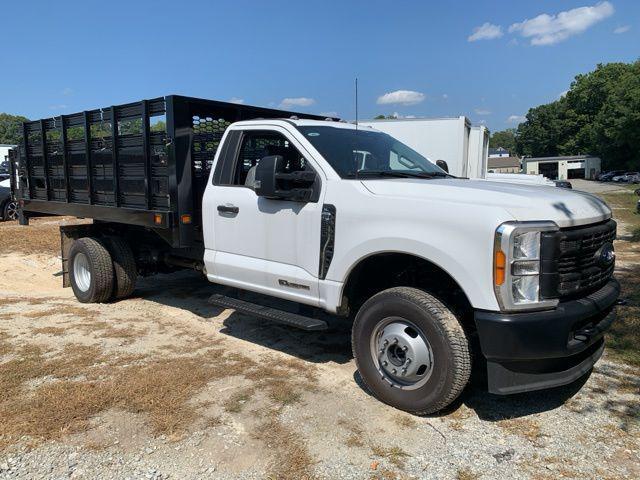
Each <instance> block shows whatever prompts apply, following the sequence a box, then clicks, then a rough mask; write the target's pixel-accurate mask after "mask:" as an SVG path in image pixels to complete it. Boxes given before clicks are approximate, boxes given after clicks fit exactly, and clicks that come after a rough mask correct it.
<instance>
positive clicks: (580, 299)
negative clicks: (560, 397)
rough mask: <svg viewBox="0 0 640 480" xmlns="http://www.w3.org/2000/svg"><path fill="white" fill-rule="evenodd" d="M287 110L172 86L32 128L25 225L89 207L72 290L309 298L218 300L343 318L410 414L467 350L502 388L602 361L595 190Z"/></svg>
mask: <svg viewBox="0 0 640 480" xmlns="http://www.w3.org/2000/svg"><path fill="white" fill-rule="evenodd" d="M165 112H166V125H167V127H166V130H165V131H153V130H152V129H150V128H149V125H150V124H149V116H150V115H151V114H155V115H161V114H164V113H165ZM289 113H290V112H282V111H276V110H269V109H262V108H259V107H250V106H244V105H243V106H238V105H232V104H227V103H224V102H214V101H206V100H202V99H192V98H187V97H174V96H169V97H165V98H159V99H154V100H152V101H142V102H140V103H137V104H128V105H124V106H116V107H110V108H109V109H101V110H95V111H89V112H84V113H82V114H74V115H69V116H64V117H62V118H61V119H48V120H41V121H39V122H30V123H29V124H25V143H24V144H23V145H22V146H21V157H20V162H18V163H19V164H18V165H17V167H16V168H17V171H18V179H19V181H18V182H16V183H17V187H18V188H17V191H16V192H15V194H16V198H17V199H18V201H19V203H20V219H21V222H22V223H23V224H27V223H28V219H29V217H31V216H38V215H44V214H48V215H52V214H55V215H75V216H81V217H85V218H93V219H94V220H95V222H94V223H93V224H90V225H82V226H73V227H64V228H61V235H62V242H61V243H62V252H61V254H62V259H63V272H64V275H63V280H64V285H65V286H71V287H72V288H73V290H74V293H75V295H76V297H77V298H78V300H80V301H81V302H109V301H114V300H117V299H122V298H126V297H127V296H128V295H130V294H131V292H132V291H133V289H134V288H135V280H136V278H137V277H138V275H151V274H154V273H156V272H160V271H171V270H172V269H179V268H193V269H195V270H198V271H201V272H203V274H204V275H206V277H207V278H208V279H209V280H210V281H211V282H213V283H216V284H220V285H225V286H229V287H234V288H235V289H239V291H242V290H248V291H252V292H257V293H260V294H264V295H267V296H269V297H273V298H276V299H280V300H281V301H282V302H281V303H286V304H287V305H288V306H291V305H294V306H301V307H303V308H300V309H299V310H298V311H297V313H296V312H294V311H291V310H290V309H287V308H285V307H284V306H283V307H282V308H280V307H274V306H272V303H273V302H264V304H261V303H250V302H247V301H245V300H242V299H241V298H235V297H233V296H232V295H229V294H225V295H222V294H215V295H212V297H211V299H210V301H211V302H212V303H215V304H217V305H220V306H223V307H229V308H233V309H235V310H239V311H243V312H245V313H249V314H251V315H255V316H258V317H263V318H265V319H269V320H274V321H277V322H280V323H285V324H288V325H291V326H296V327H300V328H304V329H306V330H310V331H313V330H322V329H326V328H328V325H327V323H326V322H325V321H324V320H322V318H321V315H317V314H316V313H317V312H319V311H324V312H326V313H329V314H331V315H335V316H338V317H340V318H341V319H342V320H343V321H345V322H352V347H353V354H354V358H355V361H356V365H357V367H358V371H359V373H360V376H361V378H362V380H363V382H364V384H365V385H366V386H367V387H368V388H369V389H370V390H371V392H372V393H373V394H374V395H376V396H377V397H378V398H379V399H381V400H382V401H384V402H386V403H388V404H390V405H393V406H394V407H397V408H400V409H403V410H406V411H409V412H413V413H417V414H427V413H433V412H436V411H439V410H441V409H443V408H445V407H446V406H447V405H449V404H450V403H451V402H453V401H454V400H455V399H456V398H457V397H458V396H459V395H460V393H461V392H462V391H463V389H464V388H465V386H466V385H467V384H468V382H469V379H470V376H471V372H472V366H473V365H476V367H477V369H478V370H482V369H484V370H485V371H486V373H487V378H488V390H489V391H490V392H492V393H497V394H511V393H517V392H526V391H531V390H538V389H543V388H549V387H554V386H558V385H564V384H567V383H570V382H572V381H574V380H577V379H578V378H580V377H581V376H583V375H585V374H586V373H587V372H588V371H589V370H590V369H591V368H592V367H593V365H594V364H595V362H596V361H597V360H598V359H599V358H600V356H601V355H602V352H603V349H604V334H605V332H606V330H607V329H608V328H609V326H610V325H611V323H612V322H613V321H614V319H615V304H616V301H617V298H618V296H619V293H620V287H619V285H618V283H617V282H616V280H615V279H614V278H613V270H614V266H615V252H614V249H613V240H614V239H615V236H616V223H615V222H614V221H613V220H612V219H611V211H610V209H609V208H608V207H607V206H606V205H605V204H604V203H603V202H602V201H600V200H599V199H598V198H596V197H594V196H592V195H589V194H586V193H581V192H572V191H567V190H565V189H558V188H555V187H547V186H539V185H535V186H530V185H524V184H520V185H519V184H509V183H504V182H491V181H486V180H470V179H463V178H456V177H454V176H452V175H449V174H448V173H447V172H446V171H444V170H442V169H441V168H439V167H438V166H436V165H435V164H433V163H431V162H430V161H429V160H428V159H427V158H425V157H424V156H422V155H421V154H420V153H418V152H416V151H415V150H413V149H412V148H410V147H409V146H407V145H406V144H404V143H402V142H401V141H399V140H397V139H396V138H394V137H393V136H390V135H388V134H386V133H383V132H380V131H377V130H375V129H373V128H366V127H362V126H358V125H351V124H347V123H344V122H340V121H337V120H336V119H324V120H323V119H322V117H316V116H312V115H304V114H293V113H290V114H289ZM137 118H141V120H142V121H141V122H140V125H141V126H142V127H141V131H140V132H137V131H135V130H132V128H133V127H131V129H129V130H125V129H123V128H119V125H120V124H122V123H123V122H125V121H129V120H131V119H137ZM114 119H115V120H117V121H113V120H114ZM94 124H95V126H96V127H95V128H94ZM105 125H106V126H105ZM134 125H135V124H134ZM71 129H79V130H78V131H77V132H76V131H74V139H73V140H71V139H69V140H67V137H68V135H67V134H68V133H69V131H70V130H71ZM51 131H59V132H60V134H58V135H53V134H50V132H51ZM94 132H95V133H96V135H97V134H101V135H102V136H101V137H100V138H97V139H96V138H93V135H94ZM97 167H99V168H97ZM301 312H304V313H301Z"/></svg>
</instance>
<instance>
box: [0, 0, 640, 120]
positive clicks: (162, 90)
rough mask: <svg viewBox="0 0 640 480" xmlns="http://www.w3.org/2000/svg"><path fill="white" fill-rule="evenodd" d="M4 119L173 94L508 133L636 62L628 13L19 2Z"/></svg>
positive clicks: (456, 4)
mask: <svg viewBox="0 0 640 480" xmlns="http://www.w3.org/2000/svg"><path fill="white" fill-rule="evenodd" d="M2 19H3V21H2V32H3V39H4V42H3V46H2V50H1V51H2V55H1V56H0V65H1V67H0V68H1V69H2V75H0V112H6V113H11V114H20V115H24V116H27V117H29V118H31V119H36V118H43V117H52V116H58V115H61V114H69V113H74V112H78V111H82V110H87V109H92V108H98V107H106V106H109V105H117V104H121V103H128V102H133V101H137V100H141V99H144V98H154V97H158V96H163V95H169V94H181V95H188V96H194V97H203V98H210V99H215V100H223V101H234V102H239V103H245V104H251V105H259V106H271V107H281V108H285V109H288V110H295V111H304V112H312V113H321V114H326V115H330V116H340V117H342V118H345V119H348V120H352V119H354V117H355V100H354V99H355V93H354V90H355V89H354V80H355V78H356V77H357V78H358V85H359V96H358V97H359V117H360V118H361V119H365V118H373V117H374V116H375V115H378V114H385V115H394V114H395V115H398V116H403V117H427V118H431V117H443V116H444V117H448V116H458V115H466V116H468V117H469V118H470V119H471V121H472V122H473V123H474V124H485V125H487V126H488V127H489V128H490V129H491V130H493V131H497V130H502V129H504V128H509V127H515V126H517V124H518V122H520V121H522V118H523V115H525V114H526V112H527V110H528V109H529V108H530V107H533V106H536V105H539V104H542V103H548V102H550V101H553V100H556V99H557V98H559V97H560V96H561V95H562V94H563V92H565V91H566V90H567V89H568V88H569V86H570V84H571V81H572V80H573V78H574V77H575V76H576V75H578V74H580V73H586V72H588V71H590V70H592V69H594V68H595V66H596V65H597V64H598V63H607V62H631V61H634V60H637V59H638V58H640V1H637V0H624V1H623V0H611V1H603V2H602V1H601V2H599V1H598V0H580V1H545V0H536V1H522V0H504V1H502V0H500V1H481V0H475V1H440V2H427V1H405V0H395V1H377V0H369V1H359V0H351V1H345V0H342V1H332V0H322V1H319V2H308V1H280V0H270V1H268V2H267V1H248V0H234V1H222V0H221V1H182V2H178V1H176V0H172V1H164V0H155V1H142V0H141V1H136V0H129V1H120V0H110V1H108V2H104V1H101V2H97V1H93V0H82V1H75V0H67V1H59V2H51V1H39V0H29V1H17V0H6V1H5V2H3V6H2Z"/></svg>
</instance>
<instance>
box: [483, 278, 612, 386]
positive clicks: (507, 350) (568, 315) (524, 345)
mask: <svg viewBox="0 0 640 480" xmlns="http://www.w3.org/2000/svg"><path fill="white" fill-rule="evenodd" d="M619 295H620V284H619V283H618V282H617V281H616V280H615V279H613V278H612V279H611V280H609V282H607V284H606V285H605V286H604V287H602V288H601V289H600V290H598V291H597V292H594V293H592V294H591V295H588V296H586V297H584V298H580V299H578V300H572V301H568V302H562V303H560V304H558V306H557V307H556V308H555V309H553V310H546V311H538V312H526V313H499V312H486V311H476V312H475V322H476V327H477V330H478V338H479V340H480V349H481V351H482V354H483V355H484V357H485V358H486V359H487V374H488V385H489V392H491V393H497V394H502V395H506V394H511V393H518V392H528V391H532V390H540V389H544V388H552V387H557V386H560V385H566V384H568V383H571V382H573V381H575V380H577V379H578V378H579V377H581V376H583V375H584V374H586V373H587V372H588V371H589V370H590V369H591V368H592V367H593V365H594V364H595V363H596V362H597V361H598V359H599V358H600V356H601V355H602V351H603V350H604V338H603V337H604V333H605V332H606V331H607V330H608V329H609V327H610V326H611V324H612V323H613V322H614V320H615V317H616V310H615V304H616V301H617V299H618V297H619Z"/></svg>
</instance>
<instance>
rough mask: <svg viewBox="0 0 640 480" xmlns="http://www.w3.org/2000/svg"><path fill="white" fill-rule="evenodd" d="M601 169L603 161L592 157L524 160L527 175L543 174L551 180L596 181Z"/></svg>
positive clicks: (574, 156)
mask: <svg viewBox="0 0 640 480" xmlns="http://www.w3.org/2000/svg"><path fill="white" fill-rule="evenodd" d="M601 168H602V160H600V158H598V157H593V156H591V155H573V156H568V157H532V158H525V159H524V171H525V173H527V174H529V175H538V174H542V175H544V176H545V177H546V178H548V179H549V180H571V179H573V178H586V179H588V180H594V179H595V178H596V175H598V174H599V173H600V170H601Z"/></svg>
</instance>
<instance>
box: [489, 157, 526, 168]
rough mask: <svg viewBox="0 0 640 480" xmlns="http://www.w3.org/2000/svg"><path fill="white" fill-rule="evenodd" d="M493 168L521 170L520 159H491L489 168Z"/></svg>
mask: <svg viewBox="0 0 640 480" xmlns="http://www.w3.org/2000/svg"><path fill="white" fill-rule="evenodd" d="M487 168H489V169H492V168H520V158H519V157H489V158H488V167H487Z"/></svg>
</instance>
